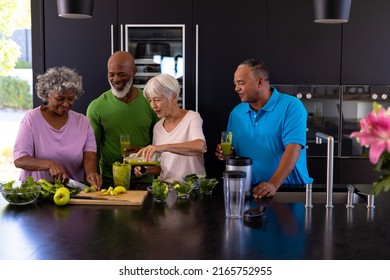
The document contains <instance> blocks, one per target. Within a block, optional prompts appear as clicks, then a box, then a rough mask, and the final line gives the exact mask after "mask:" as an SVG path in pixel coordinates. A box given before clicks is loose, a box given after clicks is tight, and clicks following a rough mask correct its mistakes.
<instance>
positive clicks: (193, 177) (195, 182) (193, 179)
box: [183, 173, 206, 189]
mask: <svg viewBox="0 0 390 280" xmlns="http://www.w3.org/2000/svg"><path fill="white" fill-rule="evenodd" d="M204 178H206V175H199V174H194V173H193V174H188V175H186V176H185V177H184V178H183V180H184V181H185V182H191V183H192V184H193V187H194V188H195V189H198V188H199V180H200V179H204Z"/></svg>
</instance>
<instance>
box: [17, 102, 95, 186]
mask: <svg viewBox="0 0 390 280" xmlns="http://www.w3.org/2000/svg"><path fill="white" fill-rule="evenodd" d="M84 152H96V141H95V136H94V132H93V129H92V127H91V125H90V122H89V120H88V118H87V117H86V116H84V115H83V114H80V113H77V112H75V111H69V112H68V120H67V122H66V124H65V125H64V126H63V127H61V128H60V129H55V128H53V127H51V126H50V125H49V124H48V123H47V122H46V120H45V119H44V117H43V115H42V113H41V110H40V107H37V108H35V109H32V110H29V111H28V112H27V113H26V115H25V116H24V118H23V119H22V121H21V122H20V127H19V131H18V135H17V137H16V141H15V146H14V152H13V156H14V160H16V159H18V158H20V157H23V156H33V157H36V158H40V159H49V160H53V161H56V162H57V163H59V164H60V165H61V166H62V167H63V168H64V169H65V170H66V171H67V172H68V175H69V176H70V177H71V178H72V179H75V180H77V181H81V182H84V178H85V174H84V166H83V153H84ZM27 176H32V177H33V178H34V179H35V180H38V179H41V178H44V179H48V180H51V177H50V174H49V172H48V171H47V170H45V171H26V170H22V171H21V174H20V180H24V179H25V178H26V177H27Z"/></svg>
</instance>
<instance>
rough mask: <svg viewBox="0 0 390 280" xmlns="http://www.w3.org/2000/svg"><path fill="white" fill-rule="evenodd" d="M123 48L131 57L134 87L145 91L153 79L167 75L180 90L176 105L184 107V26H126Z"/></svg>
mask: <svg viewBox="0 0 390 280" xmlns="http://www.w3.org/2000/svg"><path fill="white" fill-rule="evenodd" d="M124 38H125V40H124V47H125V51H128V52H130V53H132V54H133V55H134V58H135V64H136V69H137V73H136V75H135V78H134V85H135V86H136V87H138V88H144V86H145V84H146V83H147V81H148V80H149V79H151V78H152V77H154V76H156V75H158V74H160V73H166V74H170V75H172V76H174V77H175V78H176V79H177V80H178V82H179V84H180V87H181V93H180V97H179V99H178V104H179V105H180V106H181V107H183V108H185V90H184V89H185V86H184V82H185V79H184V75H185V71H184V69H185V68H184V67H185V53H184V50H185V48H184V42H185V26H184V25H182V24H125V25H124Z"/></svg>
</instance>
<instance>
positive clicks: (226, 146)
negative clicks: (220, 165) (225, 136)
mask: <svg viewBox="0 0 390 280" xmlns="http://www.w3.org/2000/svg"><path fill="white" fill-rule="evenodd" d="M221 148H222V153H223V155H224V156H229V155H230V152H231V150H232V144H231V143H228V142H223V143H221Z"/></svg>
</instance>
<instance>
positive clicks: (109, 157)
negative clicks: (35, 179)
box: [87, 51, 159, 187]
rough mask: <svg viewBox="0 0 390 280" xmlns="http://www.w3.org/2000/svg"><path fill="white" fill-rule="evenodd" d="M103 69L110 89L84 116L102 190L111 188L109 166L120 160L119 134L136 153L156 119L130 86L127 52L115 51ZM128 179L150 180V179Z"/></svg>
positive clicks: (133, 70)
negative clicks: (93, 144)
mask: <svg viewBox="0 0 390 280" xmlns="http://www.w3.org/2000/svg"><path fill="white" fill-rule="evenodd" d="M107 70H108V82H109V84H110V85H111V89H110V90H108V91H106V92H104V93H103V94H102V95H100V96H99V97H98V98H96V99H95V100H93V101H92V102H91V103H90V104H89V106H88V108H87V117H88V118H89V120H90V122H91V125H92V127H93V129H94V132H95V138H96V144H97V149H98V158H99V167H100V174H101V175H102V177H103V185H104V186H106V187H108V186H113V176H112V164H113V163H114V162H116V161H119V162H122V160H123V158H122V152H123V151H121V145H120V135H121V134H129V135H130V142H131V147H130V148H129V149H128V152H130V151H131V152H137V151H138V150H139V148H140V147H145V146H147V145H149V144H151V143H152V136H153V127H154V125H155V123H156V122H157V121H158V120H159V119H158V117H157V115H156V113H155V112H154V111H153V110H152V109H151V107H150V105H149V102H148V101H147V100H146V99H145V98H144V97H143V94H142V90H140V89H138V88H136V87H134V86H133V79H134V75H135V73H136V68H135V64H134V57H133V56H132V55H131V54H130V53H128V52H124V51H118V52H115V53H114V54H112V55H111V56H110V58H109V59H108V63H107ZM132 179H134V180H138V181H151V180H152V179H153V178H150V177H149V178H145V177H141V178H135V177H133V178H132ZM134 180H132V181H133V182H134Z"/></svg>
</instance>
